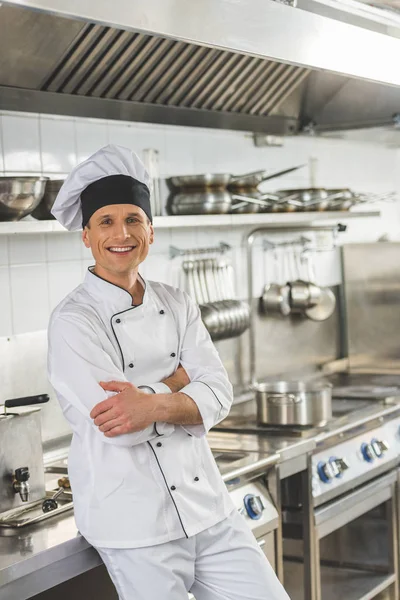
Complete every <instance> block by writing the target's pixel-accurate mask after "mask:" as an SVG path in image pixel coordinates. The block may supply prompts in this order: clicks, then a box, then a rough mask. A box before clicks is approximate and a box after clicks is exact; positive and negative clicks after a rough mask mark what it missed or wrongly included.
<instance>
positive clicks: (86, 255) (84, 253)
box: [81, 242, 94, 263]
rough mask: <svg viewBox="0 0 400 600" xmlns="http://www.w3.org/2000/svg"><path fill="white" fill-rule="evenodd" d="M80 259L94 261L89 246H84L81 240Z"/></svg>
mask: <svg viewBox="0 0 400 600" xmlns="http://www.w3.org/2000/svg"><path fill="white" fill-rule="evenodd" d="M81 260H86V261H92V263H93V262H94V259H93V255H92V251H91V249H90V248H86V246H85V244H84V243H83V242H81Z"/></svg>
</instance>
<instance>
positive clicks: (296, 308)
mask: <svg viewBox="0 0 400 600" xmlns="http://www.w3.org/2000/svg"><path fill="white" fill-rule="evenodd" d="M292 250H293V252H292V254H293V263H294V266H295V278H294V279H293V280H292V281H290V282H289V283H288V285H289V288H290V292H289V302H290V308H291V312H292V313H300V314H303V313H304V311H305V310H306V309H308V308H312V307H314V306H316V305H317V304H318V303H319V302H320V300H321V295H322V290H321V288H320V287H319V286H317V285H315V283H314V281H315V277H314V269H313V266H312V259H311V255H310V254H303V255H302V257H303V260H304V262H305V263H306V265H307V267H308V268H307V270H308V273H307V275H308V280H304V279H302V259H301V258H300V255H299V253H298V252H296V249H295V248H293V249H292Z"/></svg>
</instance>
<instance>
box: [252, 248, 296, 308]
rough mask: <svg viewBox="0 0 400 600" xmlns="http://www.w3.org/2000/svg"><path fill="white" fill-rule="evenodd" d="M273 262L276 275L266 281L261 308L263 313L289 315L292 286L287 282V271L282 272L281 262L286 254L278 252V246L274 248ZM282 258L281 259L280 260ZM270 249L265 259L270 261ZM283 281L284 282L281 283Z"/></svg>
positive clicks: (260, 303)
mask: <svg viewBox="0 0 400 600" xmlns="http://www.w3.org/2000/svg"><path fill="white" fill-rule="evenodd" d="M272 256H273V264H274V275H273V277H272V281H268V279H267V281H266V283H265V286H264V288H263V292H262V295H261V298H260V302H259V310H260V313H261V314H263V315H270V314H271V313H272V314H280V315H282V316H284V317H287V316H288V315H289V314H290V298H289V294H290V288H289V285H288V284H287V283H286V281H287V278H286V273H285V270H283V272H282V273H280V270H279V264H280V262H282V264H284V263H283V261H284V256H283V252H281V253H280V254H278V250H277V248H273V249H272ZM279 258H280V259H281V261H280V260H279ZM268 259H269V251H266V253H265V261H266V263H267V262H268ZM280 281H282V282H283V283H280Z"/></svg>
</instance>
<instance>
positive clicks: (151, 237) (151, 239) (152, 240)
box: [149, 223, 154, 244]
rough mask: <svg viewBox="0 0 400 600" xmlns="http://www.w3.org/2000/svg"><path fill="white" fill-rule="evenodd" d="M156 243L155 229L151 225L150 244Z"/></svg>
mask: <svg viewBox="0 0 400 600" xmlns="http://www.w3.org/2000/svg"><path fill="white" fill-rule="evenodd" d="M153 242H154V227H153V225H152V224H151V223H150V238H149V244H153Z"/></svg>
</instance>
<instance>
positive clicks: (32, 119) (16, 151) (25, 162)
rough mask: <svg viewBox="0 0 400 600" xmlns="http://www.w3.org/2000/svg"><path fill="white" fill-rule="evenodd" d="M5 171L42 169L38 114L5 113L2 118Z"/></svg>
mask: <svg viewBox="0 0 400 600" xmlns="http://www.w3.org/2000/svg"><path fill="white" fill-rule="evenodd" d="M1 127H2V142H3V159H4V170H5V171H16V172H29V171H32V172H40V171H41V170H42V164H41V153H40V136H39V119H38V117H37V116H28V115H16V114H12V115H8V114H3V115H2V119H1Z"/></svg>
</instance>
